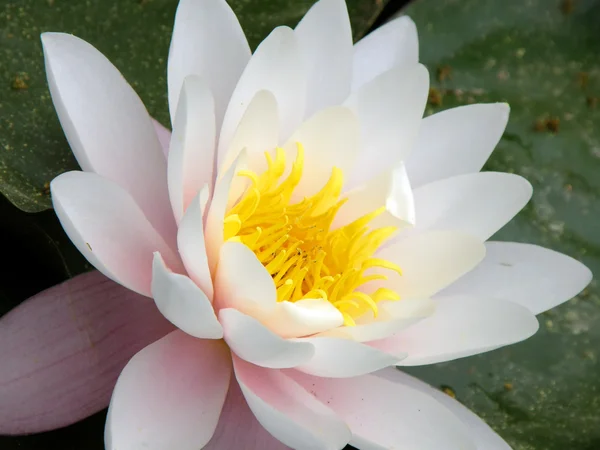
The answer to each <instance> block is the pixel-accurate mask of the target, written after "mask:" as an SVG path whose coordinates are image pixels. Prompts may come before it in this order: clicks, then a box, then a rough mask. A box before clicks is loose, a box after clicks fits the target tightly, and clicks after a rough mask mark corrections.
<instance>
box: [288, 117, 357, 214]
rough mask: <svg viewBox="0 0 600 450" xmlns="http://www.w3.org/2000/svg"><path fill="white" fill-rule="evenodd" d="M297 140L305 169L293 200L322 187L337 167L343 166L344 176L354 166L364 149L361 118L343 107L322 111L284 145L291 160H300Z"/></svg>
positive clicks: (313, 192)
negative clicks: (302, 152)
mask: <svg viewBox="0 0 600 450" xmlns="http://www.w3.org/2000/svg"><path fill="white" fill-rule="evenodd" d="M297 143H300V144H302V146H303V147H304V172H303V174H302V179H301V180H300V183H299V184H298V186H297V187H296V190H295V191H294V194H293V196H292V201H293V202H295V201H300V200H302V199H303V198H304V197H308V196H311V195H314V194H316V193H317V192H318V191H319V190H321V188H322V187H323V186H324V185H325V183H326V182H327V180H328V179H329V177H330V176H331V171H332V169H333V167H337V168H339V169H340V170H341V171H342V173H343V174H344V176H346V174H348V173H349V171H350V168H352V167H354V161H355V160H356V155H357V154H358V152H359V149H360V124H359V121H358V118H357V116H356V115H355V114H354V113H353V112H352V111H351V110H350V109H349V108H346V107H343V106H332V107H331V108H328V109H324V110H322V111H319V112H318V113H316V114H315V115H313V116H312V117H311V118H310V119H308V120H307V121H306V122H304V123H303V124H302V125H301V126H300V128H299V129H298V130H297V131H296V132H295V133H294V134H293V136H292V137H291V138H290V139H289V140H288V142H287V143H286V144H285V145H284V146H283V148H284V150H285V152H286V155H287V160H288V161H289V162H292V161H294V160H295V159H296V153H297ZM284 176H285V175H284Z"/></svg>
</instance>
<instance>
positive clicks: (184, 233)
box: [177, 186, 214, 301]
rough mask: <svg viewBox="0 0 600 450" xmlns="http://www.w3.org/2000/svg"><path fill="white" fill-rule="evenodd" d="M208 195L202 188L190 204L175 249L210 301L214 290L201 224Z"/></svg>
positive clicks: (181, 224) (180, 225)
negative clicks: (177, 249)
mask: <svg viewBox="0 0 600 450" xmlns="http://www.w3.org/2000/svg"><path fill="white" fill-rule="evenodd" d="M208 195H209V193H208V187H207V186H204V188H202V190H201V191H200V192H199V193H198V195H197V196H196V198H195V199H194V200H192V203H190V205H189V207H188V209H187V210H186V212H185V214H184V216H183V219H182V220H181V223H180V224H179V230H178V231H177V247H178V248H179V255H180V256H181V259H182V260H183V264H184V265H185V269H186V270H187V273H188V274H189V276H190V278H191V279H192V280H194V283H196V284H197V285H198V287H199V288H200V289H202V292H204V293H205V294H206V296H207V297H208V299H209V300H210V301H212V299H213V292H214V289H213V282H212V277H211V275H210V270H209V269H208V255H207V253H206V243H205V241H204V223H203V217H204V212H205V210H206V204H207V202H208Z"/></svg>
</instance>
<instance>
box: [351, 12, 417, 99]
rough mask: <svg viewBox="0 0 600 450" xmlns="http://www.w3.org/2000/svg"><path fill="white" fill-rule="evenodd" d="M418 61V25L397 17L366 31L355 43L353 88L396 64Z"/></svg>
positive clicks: (402, 64) (406, 64)
mask: <svg viewBox="0 0 600 450" xmlns="http://www.w3.org/2000/svg"><path fill="white" fill-rule="evenodd" d="M418 61H419V37H418V36H417V27H416V25H415V23H414V22H413V21H412V20H411V19H410V17H406V16H405V17H399V18H398V19H394V20H392V21H390V22H388V23H386V24H385V25H383V26H381V27H379V28H377V29H376V30H375V31H373V32H372V33H370V34H368V35H367V36H365V37H364V38H362V39H361V40H360V41H358V42H357V43H356V45H355V46H354V68H353V73H352V91H355V90H357V89H358V88H359V87H361V86H362V85H363V84H365V83H367V82H369V81H371V80H372V79H373V78H375V77H376V76H377V75H379V74H381V73H383V72H385V71H386V70H389V69H391V68H392V67H395V66H408V65H411V64H416V63H417V62H418Z"/></svg>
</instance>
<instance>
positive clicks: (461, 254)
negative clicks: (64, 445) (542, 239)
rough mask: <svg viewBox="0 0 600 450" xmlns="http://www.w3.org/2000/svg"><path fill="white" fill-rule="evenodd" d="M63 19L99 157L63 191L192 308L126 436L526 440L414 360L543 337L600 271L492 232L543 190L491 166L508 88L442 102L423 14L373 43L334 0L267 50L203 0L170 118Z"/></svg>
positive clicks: (185, 15)
mask: <svg viewBox="0 0 600 450" xmlns="http://www.w3.org/2000/svg"><path fill="white" fill-rule="evenodd" d="M42 40H43V45H44V52H45V57H46V67H47V74H48V82H49V86H50V91H51V94H52V99H53V101H54V104H55V107H56V110H57V113H58V116H59V119H60V121H61V124H62V127H63V129H64V131H65V134H66V136H67V139H68V141H69V144H70V145H71V148H72V149H73V152H74V154H75V156H76V157H77V160H78V162H79V164H80V165H81V168H82V169H83V171H81V172H80V171H75V172H69V173H65V174H62V175H60V176H59V177H57V178H56V179H55V180H54V181H53V182H52V184H51V191H52V198H53V204H54V207H55V210H56V213H57V215H58V217H59V219H60V221H61V223H62V225H63V227H64V229H65V230H66V232H67V234H68V235H69V237H70V239H71V240H72V241H73V243H74V244H75V245H76V246H77V248H78V249H79V250H80V251H81V253H82V254H83V255H84V256H85V257H86V258H87V259H88V261H89V262H90V263H91V264H92V265H94V266H95V267H96V268H97V269H98V270H99V271H100V272H101V273H102V274H104V275H105V276H106V277H108V278H110V279H112V280H114V281H116V282H117V283H119V284H120V285H122V286H124V287H126V288H128V289H129V290H131V291H134V292H136V293H138V294H141V295H142V296H147V297H151V298H153V299H154V302H155V303H156V306H157V308H158V310H159V311H160V312H161V313H162V315H163V316H164V317H165V318H166V319H168V321H169V322H171V324H172V325H173V326H174V327H176V330H174V331H171V332H169V333H168V334H166V336H164V337H162V338H160V339H158V340H157V341H156V342H154V343H152V344H150V345H148V346H147V347H145V348H144V349H143V350H141V351H139V352H138V353H137V354H136V355H135V356H134V357H133V358H132V359H131V360H130V361H129V363H128V364H127V365H126V367H125V368H124V369H123V371H122V373H121V375H120V377H119V379H118V381H117V383H116V386H115V389H114V393H113V395H112V400H111V403H110V408H109V412H108V417H107V424H106V436H105V442H106V448H107V449H111V450H116V449H134V448H148V449H157V450H158V449H172V448H177V449H183V450H185V449H190V450H191V449H198V448H235V447H236V446H237V447H240V448H256V449H266V448H283V447H284V446H288V447H291V448H297V449H308V448H319V449H320V448H322V449H336V448H337V449H339V448H343V447H344V446H345V445H346V444H347V443H350V444H352V445H353V446H355V447H357V448H360V449H381V448H396V447H403V448H404V447H406V448H415V449H417V448H418V449H426V448H431V449H439V448H444V449H454V448H456V449H495V448H498V449H501V448H508V447H507V445H506V444H505V443H504V442H503V441H502V440H501V439H500V438H499V437H498V436H496V435H495V434H494V433H493V432H492V431H491V430H490V429H489V428H488V427H487V426H486V425H485V424H484V423H483V422H481V421H480V420H479V419H477V418H476V417H475V416H474V415H472V413H470V412H469V411H468V410H466V409H464V408H463V407H461V406H460V405H459V404H458V403H457V402H455V401H454V400H452V399H451V398H450V397H447V396H445V395H444V394H442V393H439V392H438V391H436V390H434V389H431V388H429V387H427V386H426V385H423V384H422V383H420V382H418V381H416V380H414V379H412V378H410V377H408V376H407V375H405V374H403V373H402V372H400V371H398V370H396V369H395V368H394V366H403V365H404V366H411V365H421V364H431V363H436V362H441V361H448V360H452V359H455V358H459V357H464V356H468V355H473V354H476V353H480V352H484V351H488V350H492V349H495V348H498V347H501V346H503V345H507V344H511V343H514V342H517V341H520V340H522V339H525V338H527V337H529V336H531V335H532V334H533V333H535V331H536V330H537V327H538V323H537V320H536V318H535V314H537V313H540V312H542V311H544V310H546V309H549V308H551V307H553V306H556V305H557V304H559V303H561V302H564V301H566V300H568V299H569V298H571V297H573V296H574V295H576V294H577V293H578V292H579V291H581V290H582V289H583V288H584V287H585V286H586V285H587V284H588V283H589V281H590V278H591V275H590V272H589V270H588V269H587V268H586V267H585V266H583V265H582V264H581V263H579V262H577V261H575V260H573V259H571V258H569V257H567V256H565V255H561V254H558V253H556V252H553V251H551V250H547V249H543V248H541V247H537V246H534V245H528V244H521V243H507V242H486V241H487V240H488V239H489V238H490V237H491V236H492V235H493V234H494V233H495V232H496V231H498V230H499V229H500V228H501V227H502V226H504V224H506V223H507V222H508V221H509V220H510V219H511V218H512V217H513V216H514V215H515V214H516V213H517V212H518V211H519V210H520V209H521V208H522V207H523V206H524V205H525V204H526V203H527V201H528V200H529V199H530V197H531V192H532V189H531V186H530V184H529V183H528V182H527V181H526V180H524V179H523V178H521V177H519V176H517V175H512V174H506V173H496V172H479V170H480V169H481V168H482V166H483V164H484V163H485V161H486V160H487V158H488V157H489V155H490V154H491V152H492V151H493V149H494V147H495V146H496V144H497V142H498V140H499V139H500V136H501V135H502V133H503V131H504V128H505V126H506V123H507V120H508V112H509V111H508V106H507V105H505V104H481V105H470V106H464V107H459V108H455V109H451V110H447V111H445V112H441V113H438V114H435V115H432V116H430V117H428V118H425V119H423V112H424V109H425V103H426V98H427V93H428V89H429V75H428V72H427V70H426V69H425V68H424V67H423V66H422V65H420V64H419V63H418V49H417V43H418V41H417V35H416V29H415V26H414V24H413V23H412V22H411V21H410V19H408V18H406V17H404V18H399V19H396V20H394V21H392V22H390V23H388V24H387V25H385V26H383V27H382V28H380V29H378V30H377V31H375V32H374V33H372V34H371V35H369V36H367V37H366V38H364V39H363V40H361V41H360V42H358V43H357V44H356V45H355V46H353V45H352V38H351V30H350V24H349V19H348V14H347V10H346V6H345V4H344V2H343V1H342V0H321V1H319V2H317V3H316V4H315V5H314V6H313V7H312V8H311V10H310V11H309V12H308V13H307V14H306V16H305V17H304V18H303V19H302V21H301V22H300V23H299V24H298V26H297V27H296V28H295V29H294V30H292V29H290V28H287V27H279V28H276V29H275V30H273V32H272V33H271V34H270V35H269V36H268V37H267V38H266V39H265V40H264V41H263V42H262V43H261V44H260V45H259V46H258V48H257V49H256V51H255V52H254V53H253V54H251V52H250V49H249V46H248V44H247V41H246V38H245V36H244V33H243V31H242V29H241V27H240V25H239V23H238V21H237V18H236V17H235V15H234V14H233V12H232V11H231V10H230V8H229V7H228V5H227V3H226V2H225V0H182V1H181V2H180V4H179V7H178V11H177V16H176V21H175V28H174V32H173V38H172V43H171V49H170V53H169V61H168V88H169V89H168V93H169V108H170V112H171V121H172V124H173V132H172V135H171V136H169V135H168V132H166V131H165V130H163V129H161V128H160V127H158V128H156V129H155V127H156V125H155V124H153V122H152V119H151V118H150V116H149V115H148V113H147V111H146V110H145V108H144V106H143V104H142V102H141V101H140V99H139V98H138V97H137V95H136V94H135V92H134V91H133V89H132V88H131V87H130V86H129V85H128V84H127V83H126V82H125V80H124V79H123V77H122V76H121V74H120V73H119V72H118V70H117V69H116V68H115V67H114V66H112V65H111V64H110V62H109V61H108V60H107V59H106V58H105V57H104V56H103V55H102V54H100V53H99V52H98V51H97V50H95V49H94V48H93V47H92V46H91V45H90V44H88V43H86V42H84V41H82V40H80V39H78V38H76V37H74V36H70V35H64V34H56V33H49V34H44V35H43V37H42ZM161 143H162V145H161ZM137 300H138V299H136V301H137ZM148 302H149V300H148ZM15 322H16V321H15ZM1 330H2V329H1V328H0V331H1ZM161 330H162V331H163V332H165V333H166V330H164V329H163V328H161ZM117 345H118V344H117V343H113V347H114V346H117ZM258 424H260V426H259V425H258ZM265 430H266V432H265Z"/></svg>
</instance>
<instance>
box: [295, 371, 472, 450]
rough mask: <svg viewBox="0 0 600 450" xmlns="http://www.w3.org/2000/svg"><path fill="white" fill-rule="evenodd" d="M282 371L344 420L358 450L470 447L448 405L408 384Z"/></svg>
mask: <svg viewBox="0 0 600 450" xmlns="http://www.w3.org/2000/svg"><path fill="white" fill-rule="evenodd" d="M286 374H287V375H289V376H290V377H291V378H292V379H293V380H295V381H296V382H298V383H299V384H300V385H301V386H303V387H304V388H305V389H307V390H308V391H309V392H311V393H312V394H313V395H314V396H315V397H316V399H317V400H320V401H322V402H324V403H327V406H328V407H330V408H331V409H333V410H334V411H335V412H336V413H337V414H338V415H339V416H340V417H341V418H342V419H344V420H345V421H346V423H348V425H349V426H350V430H351V431H352V440H351V441H350V444H351V445H353V446H355V447H357V448H360V449H361V450H384V449H395V448H402V449H406V450H441V449H443V450H475V449H476V447H475V446H474V444H473V442H472V441H471V439H470V438H469V432H468V429H467V428H466V427H465V426H464V425H463V424H462V423H461V422H460V421H459V420H458V418H457V417H455V416H454V414H452V412H451V411H450V410H449V409H447V408H446V407H444V406H442V405H441V404H440V403H439V402H437V401H436V400H435V399H433V398H432V397H431V396H430V395H428V394H424V393H422V392H420V391H419V390H417V389H414V388H412V387H411V386H407V385H405V384H403V383H400V382H396V383H394V382H392V381H389V380H387V379H384V378H382V377H380V376H377V375H375V374H372V375H363V376H360V377H355V378H347V379H328V378H319V377H311V376H308V375H305V374H302V373H300V372H298V371H296V370H289V371H286ZM482 450H483V449H482Z"/></svg>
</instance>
